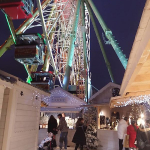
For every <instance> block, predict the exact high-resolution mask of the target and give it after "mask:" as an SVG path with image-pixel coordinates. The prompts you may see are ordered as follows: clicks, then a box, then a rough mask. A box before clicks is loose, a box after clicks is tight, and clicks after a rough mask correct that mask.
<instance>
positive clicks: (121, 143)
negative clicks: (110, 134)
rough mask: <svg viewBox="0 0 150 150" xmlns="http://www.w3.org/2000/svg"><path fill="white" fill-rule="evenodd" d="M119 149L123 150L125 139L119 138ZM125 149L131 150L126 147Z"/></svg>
mask: <svg viewBox="0 0 150 150" xmlns="http://www.w3.org/2000/svg"><path fill="white" fill-rule="evenodd" d="M119 150H123V139H119ZM125 150H129V149H128V148H125Z"/></svg>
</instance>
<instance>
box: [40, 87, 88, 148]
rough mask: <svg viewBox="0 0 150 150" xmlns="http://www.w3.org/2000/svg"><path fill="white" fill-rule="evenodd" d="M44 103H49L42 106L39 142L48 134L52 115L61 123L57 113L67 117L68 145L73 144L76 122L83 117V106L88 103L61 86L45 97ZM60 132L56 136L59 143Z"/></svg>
mask: <svg viewBox="0 0 150 150" xmlns="http://www.w3.org/2000/svg"><path fill="white" fill-rule="evenodd" d="M44 103H45V104H46V105H47V107H42V108H41V113H40V130H39V143H40V142H41V140H42V139H43V138H44V137H45V136H46V135H47V128H48V120H49V117H50V115H53V116H54V117H55V118H56V119H57V122H58V124H59V120H58V118H57V115H58V114H63V117H65V120H66V122H67V125H68V127H69V131H68V146H73V145H74V144H73V143H72V137H73V135H74V132H75V124H76V121H77V119H78V118H79V117H82V113H81V110H82V108H81V106H82V105H85V104H86V103H85V102H84V101H83V100H81V99H79V98H77V97H75V96H74V95H72V94H70V93H69V92H67V91H65V90H63V89H62V88H60V87H57V88H55V89H54V90H52V91H51V96H50V97H49V98H48V99H47V98H46V99H44ZM59 134H60V133H58V134H57V136H56V142H57V144H58V143H59Z"/></svg>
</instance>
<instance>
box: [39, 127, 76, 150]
mask: <svg viewBox="0 0 150 150" xmlns="http://www.w3.org/2000/svg"><path fill="white" fill-rule="evenodd" d="M74 133H75V130H74V129H69V130H68V146H70V147H71V146H72V147H74V143H72V138H73V136H74ZM46 137H47V129H40V130H39V138H38V145H39V144H40V143H41V141H42V140H43V139H44V138H46ZM59 137H60V132H58V134H57V135H56V143H57V146H59Z"/></svg>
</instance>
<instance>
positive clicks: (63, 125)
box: [57, 114, 68, 150]
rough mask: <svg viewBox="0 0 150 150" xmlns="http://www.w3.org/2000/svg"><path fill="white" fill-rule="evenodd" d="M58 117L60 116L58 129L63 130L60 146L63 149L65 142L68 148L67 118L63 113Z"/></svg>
mask: <svg viewBox="0 0 150 150" xmlns="http://www.w3.org/2000/svg"><path fill="white" fill-rule="evenodd" d="M58 118H59V126H58V128H57V129H58V130H60V131H61V133H60V139H59V142H60V145H59V147H60V150H62V145H63V142H64V145H65V146H64V148H65V149H67V135H68V127H67V122H66V120H65V118H64V117H62V114H59V115H58Z"/></svg>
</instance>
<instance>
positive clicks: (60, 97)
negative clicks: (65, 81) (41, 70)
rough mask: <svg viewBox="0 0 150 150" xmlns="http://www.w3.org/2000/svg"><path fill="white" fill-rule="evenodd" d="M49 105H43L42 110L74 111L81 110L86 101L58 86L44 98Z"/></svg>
mask: <svg viewBox="0 0 150 150" xmlns="http://www.w3.org/2000/svg"><path fill="white" fill-rule="evenodd" d="M43 101H44V102H45V103H46V104H47V105H48V106H47V107H42V108H41V111H46V112H47V111H53V112H54V111H55V112H58V111H62V112H66V111H67V112H68V111H74V112H79V111H80V110H81V109H82V108H81V106H82V105H85V104H86V102H85V101H83V100H81V99H79V98H78V97H76V96H74V95H73V94H71V93H69V92H67V91H65V90H63V89H62V88H61V87H57V88H55V89H54V90H52V91H51V95H50V96H49V97H47V98H45V99H44V100H43Z"/></svg>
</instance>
